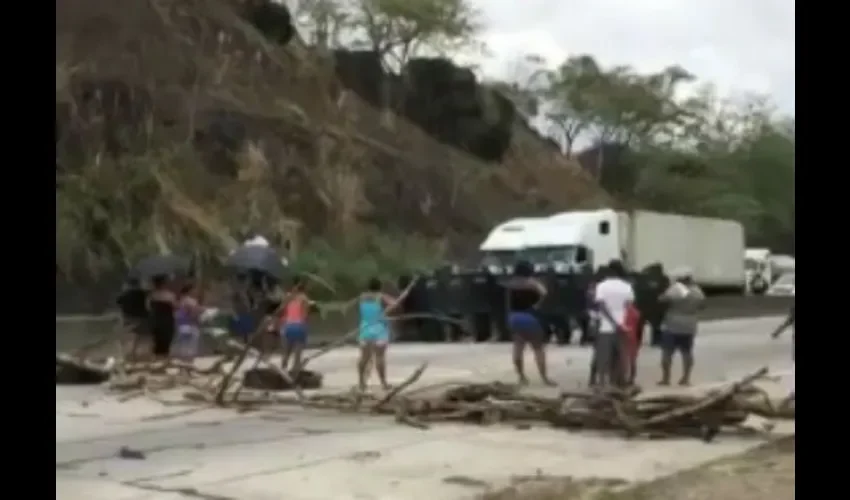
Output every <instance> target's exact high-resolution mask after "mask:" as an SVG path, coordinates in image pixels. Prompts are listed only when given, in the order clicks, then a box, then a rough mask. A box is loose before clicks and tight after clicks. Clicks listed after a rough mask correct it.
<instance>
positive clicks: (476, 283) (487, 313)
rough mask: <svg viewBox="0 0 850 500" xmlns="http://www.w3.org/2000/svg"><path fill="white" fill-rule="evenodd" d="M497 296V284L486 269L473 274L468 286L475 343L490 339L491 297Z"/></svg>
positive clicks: (492, 309) (491, 323) (492, 311)
mask: <svg viewBox="0 0 850 500" xmlns="http://www.w3.org/2000/svg"><path fill="white" fill-rule="evenodd" d="M497 294H498V284H497V283H496V278H495V276H493V273H491V272H490V270H489V269H488V268H486V267H482V268H480V269H479V270H478V271H477V272H475V273H473V274H472V275H471V278H470V286H469V303H470V307H469V315H470V320H471V323H472V330H473V331H472V333H473V335H474V336H475V341H476V342H484V341H486V340H489V339H490V335H491V333H492V325H493V313H494V310H495V309H494V307H493V297H494V295H497Z"/></svg>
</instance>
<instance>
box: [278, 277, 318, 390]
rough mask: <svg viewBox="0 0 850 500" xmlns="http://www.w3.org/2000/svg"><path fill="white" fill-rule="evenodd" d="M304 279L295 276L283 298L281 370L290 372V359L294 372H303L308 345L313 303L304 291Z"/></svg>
mask: <svg viewBox="0 0 850 500" xmlns="http://www.w3.org/2000/svg"><path fill="white" fill-rule="evenodd" d="M304 287H305V283H304V278H303V277H301V276H295V277H294V278H293V279H292V288H291V289H290V290H289V292H287V293H286V295H285V296H284V297H283V314H282V315H281V324H280V330H279V331H280V340H281V344H282V345H283V356H282V359H281V368H283V370H284V371H288V370H289V358H290V357H292V358H293V365H292V371H293V373H298V372H299V371H301V356H302V354H303V352H304V348H305V347H306V345H307V316H308V314H309V312H310V307H311V306H312V304H313V301H311V300H310V298H309V297H308V296H307V294H306V293H305V291H304Z"/></svg>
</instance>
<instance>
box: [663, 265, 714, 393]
mask: <svg viewBox="0 0 850 500" xmlns="http://www.w3.org/2000/svg"><path fill="white" fill-rule="evenodd" d="M672 274H673V279H674V282H673V283H672V284H671V285H670V286H669V287H668V288H667V290H665V291H664V293H663V294H661V297H659V299H660V300H661V301H662V302H664V303H665V304H667V306H668V307H667V311H666V314H665V315H664V321H663V326H662V328H663V334H662V339H661V381H660V382H659V385H670V371H671V368H672V365H673V355H674V354H675V353H676V352H677V351H678V352H680V353H681V354H682V378H681V379H679V385H683V386H685V385H690V383H691V372H692V371H693V368H694V353H693V350H694V337H695V336H696V334H697V326H698V324H699V318H698V317H697V313H698V312H699V310H700V309H702V306H703V304H704V302H705V295H704V294H703V292H702V290H701V289H700V287H699V286H698V285H697V284H696V283H694V281H693V276H692V272H691V270H690V269H687V268H681V269H678V270H676V271H674V272H673V273H672Z"/></svg>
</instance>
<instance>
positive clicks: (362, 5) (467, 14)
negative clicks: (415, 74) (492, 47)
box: [351, 0, 481, 69]
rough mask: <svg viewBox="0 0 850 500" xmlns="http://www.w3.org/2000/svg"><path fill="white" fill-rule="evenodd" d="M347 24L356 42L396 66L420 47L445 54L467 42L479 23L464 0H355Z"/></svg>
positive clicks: (470, 39) (404, 62)
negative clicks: (349, 24) (352, 31)
mask: <svg viewBox="0 0 850 500" xmlns="http://www.w3.org/2000/svg"><path fill="white" fill-rule="evenodd" d="M351 27H352V28H353V29H354V30H355V39H356V40H357V45H360V46H363V47H367V48H368V49H369V50H373V51H375V52H376V53H378V54H380V55H381V57H382V58H383V59H384V61H385V63H387V64H388V65H390V66H394V67H396V68H398V69H400V68H402V67H404V65H405V64H406V63H407V60H408V59H409V58H410V57H411V56H412V55H414V54H416V53H417V52H419V51H420V50H428V51H432V52H435V53H438V54H445V53H448V52H451V51H455V50H458V49H460V48H463V47H465V46H468V45H469V44H471V43H473V41H474V40H473V37H474V35H475V34H476V33H478V31H479V30H480V28H481V23H480V20H479V13H478V11H477V10H475V9H474V8H473V7H472V6H471V4H470V3H469V1H468V0H417V1H415V2H414V1H409V0H355V2H354V5H353V7H352V13H351Z"/></svg>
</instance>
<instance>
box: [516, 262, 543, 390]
mask: <svg viewBox="0 0 850 500" xmlns="http://www.w3.org/2000/svg"><path fill="white" fill-rule="evenodd" d="M533 272H534V267H533V266H532V265H531V263H529V262H526V261H520V262H517V263H516V265H515V266H514V277H513V279H512V280H510V281H508V282H507V284H506V287H507V289H508V328H509V329H510V331H511V336H512V337H513V363H514V369H515V370H516V374H517V377H518V378H519V383H520V384H523V385H526V384H528V378H527V377H526V376H525V367H524V361H525V360H524V357H525V346H526V345H530V346H531V351H532V353H533V354H534V363H535V364H536V365H537V371H538V373H539V374H540V378H541V379H542V380H543V383H544V384H546V385H549V386H554V385H555V383H554V382H552V381H551V380H550V379H549V376H548V374H547V371H546V351H545V349H546V339H545V335H546V332H545V330H544V328H543V325H542V324H541V323H540V320H539V319H538V318H537V309H538V307H539V306H540V303H541V302H543V299H544V298H545V297H546V293H547V292H546V287H545V286H543V284H542V283H540V281H538V280H537V279H536V278H534V277H533V276H532V274H533Z"/></svg>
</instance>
